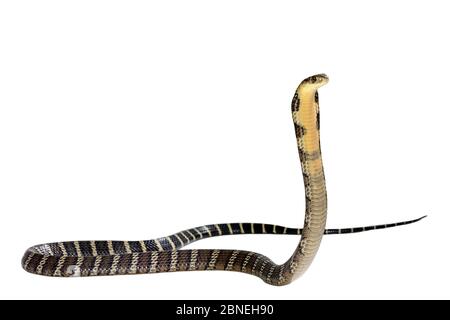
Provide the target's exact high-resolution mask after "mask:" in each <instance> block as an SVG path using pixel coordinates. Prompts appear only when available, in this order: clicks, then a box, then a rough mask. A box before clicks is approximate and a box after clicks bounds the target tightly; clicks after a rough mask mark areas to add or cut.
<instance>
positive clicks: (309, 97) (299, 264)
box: [279, 75, 328, 284]
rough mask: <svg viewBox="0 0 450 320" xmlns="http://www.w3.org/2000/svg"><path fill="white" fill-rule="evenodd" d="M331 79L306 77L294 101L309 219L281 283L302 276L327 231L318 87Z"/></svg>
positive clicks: (305, 223) (296, 130)
mask: <svg viewBox="0 0 450 320" xmlns="http://www.w3.org/2000/svg"><path fill="white" fill-rule="evenodd" d="M327 82H328V78H327V76H325V75H316V76H312V77H310V78H307V79H305V80H303V82H302V83H301V84H300V85H299V86H298V88H297V91H296V93H295V95H294V98H293V101H292V117H293V120H294V126H295V133H296V138H297V146H298V151H299V155H300V162H301V167H302V173H303V182H304V186H305V203H306V209H305V220H304V230H303V232H302V237H301V239H300V242H299V244H298V246H297V248H296V250H295V251H294V253H293V255H292V256H291V258H290V259H289V260H288V261H287V262H286V263H285V270H284V276H283V277H281V279H280V280H279V281H280V282H281V283H279V284H288V283H290V282H292V281H293V280H295V279H296V278H298V277H300V276H301V275H302V274H303V273H304V272H305V271H306V270H307V269H308V267H309V266H310V265H311V263H312V261H313V259H314V257H315V255H316V253H317V251H318V249H319V246H320V242H321V240H322V236H323V233H324V230H325V223H326V217H327V192H326V186H325V175H324V171H323V165H322V154H321V150H320V134H319V130H320V118H319V117H320V115H319V95H318V92H317V89H318V88H319V87H321V86H322V85H324V84H326V83H327Z"/></svg>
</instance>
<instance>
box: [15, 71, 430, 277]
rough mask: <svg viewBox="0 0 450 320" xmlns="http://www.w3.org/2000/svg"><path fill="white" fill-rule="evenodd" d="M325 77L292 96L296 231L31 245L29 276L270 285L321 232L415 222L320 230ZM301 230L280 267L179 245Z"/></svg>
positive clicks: (241, 227)
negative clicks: (181, 278)
mask: <svg viewBox="0 0 450 320" xmlns="http://www.w3.org/2000/svg"><path fill="white" fill-rule="evenodd" d="M327 82H328V77H327V76H326V75H324V74H319V75H315V76H312V77H309V78H307V79H305V80H303V81H302V82H301V83H300V85H299V86H298V88H297V90H296V92H295V95H294V98H293V100H292V117H293V120H294V125H295V134H296V137H297V145H298V150H299V154H300V162H301V167H302V173H303V181H304V185H305V198H306V212H305V219H304V227H303V229H297V228H287V227H282V226H277V225H271V224H261V223H225V224H215V225H205V226H201V227H197V228H192V229H188V230H184V231H181V232H178V233H175V234H173V235H170V236H167V237H162V238H158V239H153V240H145V241H71V242H56V243H48V244H41V245H36V246H33V247H31V248H29V249H28V250H27V251H26V252H25V255H24V257H23V259H22V266H23V268H24V269H25V270H26V271H28V272H31V273H35V274H40V275H46V276H54V277H73V276H82V277H84V276H100V275H120V274H139V273H157V272H170V271H197V270H227V271H239V272H245V273H248V274H252V275H256V276H258V277H260V278H261V279H263V280H264V281H265V282H267V283H269V284H272V285H285V284H288V283H290V282H292V281H293V280H295V279H296V278H297V277H299V276H301V275H302V274H303V273H304V272H305V271H306V270H307V269H308V267H309V265H310V264H311V262H312V260H313V259H314V256H315V255H316V253H317V251H318V249H319V246H320V242H321V239H322V236H323V235H324V234H343V233H355V232H361V231H368V230H374V229H384V228H390V227H395V226H399V225H405V224H409V223H413V222H416V221H419V220H420V219H422V218H423V217H422V218H419V219H415V220H410V221H404V222H399V223H392V224H384V225H376V226H368V227H357V228H345V229H325V224H326V218H327V192H326V186H325V176H324V171H323V165H322V155H321V151H320V137H319V129H320V120H319V119H320V118H319V96H318V92H317V90H318V88H319V87H321V86H323V85H324V84H326V83H327ZM249 233H250V234H290V235H301V239H300V242H299V244H298V246H297V248H296V250H295V251H294V253H293V254H292V256H291V257H290V258H289V259H288V260H287V261H286V262H285V263H284V264H282V265H277V264H275V263H274V262H272V261H271V260H270V259H269V258H268V257H266V256H264V255H262V254H259V253H255V252H249V251H242V250H219V249H217V250H201V249H199V250H197V249H192V250H181V248H182V247H184V246H186V245H188V244H190V243H192V242H194V241H197V240H200V239H205V238H209V237H215V236H222V235H236V234H249Z"/></svg>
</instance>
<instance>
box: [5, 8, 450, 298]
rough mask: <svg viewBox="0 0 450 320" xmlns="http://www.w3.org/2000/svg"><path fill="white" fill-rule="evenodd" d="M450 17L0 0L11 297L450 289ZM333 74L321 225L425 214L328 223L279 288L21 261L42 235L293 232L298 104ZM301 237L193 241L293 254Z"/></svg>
mask: <svg viewBox="0 0 450 320" xmlns="http://www.w3.org/2000/svg"><path fill="white" fill-rule="evenodd" d="M449 28H450V22H449V20H448V10H447V8H446V7H445V2H444V1H426V2H425V1H405V2H402V1H396V2H393V1H376V2H372V3H371V4H368V3H367V2H361V1H292V2H289V1H284V2H282V3H281V2H280V1H226V2H220V3H219V2H217V1H214V2H212V1H195V0H190V1H164V2H158V4H156V2H155V3H149V2H148V1H132V2H130V1H110V0H109V1H93V0H89V1H38V2H36V1H2V2H1V4H0V213H1V224H0V228H1V230H0V259H1V262H0V283H1V285H0V298H44V299H45V298H60V299H65V298H88V299H89V298H135V299H136V298H137V299H140V298H143V299H144V298H145V299H156V298H164V299H167V298H180V299H183V298H184V299H186V298H192V299H196V298H210V299H214V298H237V299H241V298H243V299H244V298H245V299H249V298H263V299H271V298H273V299H278V298H286V299H310V298H325V299H327V298H343V299H345V298H450V294H449V287H450V280H449V279H450V277H449V271H448V270H449V267H450V265H449V254H448V244H449V240H450V239H449V235H448V226H449V225H450V220H449V204H448V201H449V200H448V199H449V195H448V182H449V181H450V174H449V170H448V168H449V163H450V155H449V151H448V145H449V142H448V138H449V134H450V131H449V124H448V123H449V116H450V111H449V110H450V105H449V98H448V90H449V84H448V74H449V56H450V50H449V47H448V30H449ZM321 72H325V73H327V74H328V75H329V77H330V83H329V84H328V85H327V86H325V87H323V88H322V89H320V97H321V99H320V102H321V111H322V112H321V115H322V118H321V120H322V122H321V124H322V132H321V133H322V151H323V159H324V166H325V170H326V177H327V184H328V192H329V219H328V227H350V226H358V225H368V224H376V223H387V222H395V221H401V220H406V219H411V218H415V217H418V216H421V215H424V214H428V215H429V217H428V218H427V219H425V220H424V221H422V222H420V223H418V224H415V225H411V226H407V227H401V228H397V229H390V230H383V231H377V232H368V233H365V234H355V235H347V236H344V235H343V236H327V237H326V238H324V240H323V243H322V246H321V248H320V250H319V253H318V255H317V258H316V259H315V261H314V263H313V265H312V266H311V268H310V269H309V270H308V272H307V273H306V274H305V275H304V276H303V277H302V278H300V279H298V280H297V281H296V282H294V283H292V284H290V285H288V286H285V287H272V286H269V285H267V284H265V283H263V282H262V281H261V280H260V279H258V278H256V277H251V276H249V275H246V274H240V273H231V272H228V273H227V272H191V273H170V274H158V275H141V276H117V277H97V278H78V279H57V278H46V277H39V276H36V275H31V274H27V273H26V272H24V271H23V270H22V269H21V266H20V260H21V256H22V254H23V252H24V251H25V249H26V248H27V247H29V246H31V245H33V244H37V243H43V242H51V241H60V240H77V239H78V240H81V239H130V240H131V239H147V238H152V237H157V236H163V235H166V234H170V233H172V232H175V231H179V230H181V229H184V228H188V227H194V226H197V225H202V224H206V223H219V222H239V221H254V222H266V223H278V224H285V225H289V226H298V225H300V224H301V223H302V220H303V210H304V200H303V198H304V196H303V184H302V180H301V174H300V168H299V160H298V155H297V149H296V143H295V135H294V129H293V125H292V120H291V114H290V102H291V97H292V95H293V93H294V90H295V88H296V87H297V85H298V83H299V82H300V81H301V80H302V79H303V78H305V77H307V76H310V75H312V74H314V73H321ZM297 241H298V238H297V237H282V236H279V237H277V236H236V237H225V238H216V239H211V240H206V241H202V242H199V243H197V244H195V245H193V246H192V247H196V248H231V249H234V248H238V249H247V250H255V251H257V252H261V253H263V254H266V255H268V256H269V257H271V258H272V259H273V260H274V261H276V262H278V263H282V262H284V260H285V259H287V258H288V256H289V255H290V254H291V252H292V251H293V250H294V247H295V246H296V243H297Z"/></svg>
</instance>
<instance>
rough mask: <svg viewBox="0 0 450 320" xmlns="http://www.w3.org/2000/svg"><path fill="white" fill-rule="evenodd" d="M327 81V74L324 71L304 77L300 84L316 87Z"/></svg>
mask: <svg viewBox="0 0 450 320" xmlns="http://www.w3.org/2000/svg"><path fill="white" fill-rule="evenodd" d="M327 83H328V76H327V75H326V74H324V73H320V74H316V75H313V76H311V77H308V78H306V79H305V80H303V81H302V83H301V84H300V86H304V87H311V88H314V89H317V88H320V87H321V86H323V85H325V84H327Z"/></svg>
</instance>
